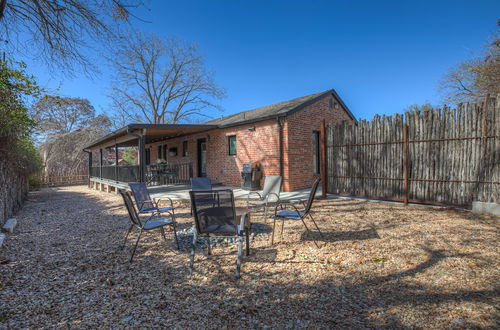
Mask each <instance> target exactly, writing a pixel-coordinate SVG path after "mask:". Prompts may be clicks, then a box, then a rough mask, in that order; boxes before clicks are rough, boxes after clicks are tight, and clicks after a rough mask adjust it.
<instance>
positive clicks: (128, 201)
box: [120, 189, 179, 263]
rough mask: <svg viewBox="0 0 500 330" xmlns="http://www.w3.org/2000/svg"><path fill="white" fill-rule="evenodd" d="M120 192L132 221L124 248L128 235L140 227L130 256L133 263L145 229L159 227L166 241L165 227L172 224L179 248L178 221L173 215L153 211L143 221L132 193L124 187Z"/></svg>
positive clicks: (125, 242) (124, 243)
mask: <svg viewBox="0 0 500 330" xmlns="http://www.w3.org/2000/svg"><path fill="white" fill-rule="evenodd" d="M120 194H121V195H122V197H123V202H124V204H125V206H126V208H127V211H128V215H129V218H130V221H131V222H132V223H131V225H130V227H129V229H128V231H127V235H125V241H124V242H123V246H122V249H124V248H125V245H126V244H127V239H128V235H129V234H130V232H131V231H132V229H134V227H135V228H137V229H139V236H138V237H137V241H136V242H135V245H134V249H133V250H132V255H131V256H130V263H132V260H133V259H134V255H135V250H136V249H137V245H138V244H139V240H140V239H141V235H142V232H143V231H144V230H146V231H147V230H153V229H156V228H159V229H160V232H161V235H162V236H163V239H164V240H165V242H167V238H166V237H165V230H164V229H163V227H165V226H171V227H172V230H173V232H174V237H175V243H176V245H177V249H178V250H179V240H178V238H177V227H176V221H175V219H174V218H173V217H172V216H170V217H160V213H159V212H153V213H152V214H151V215H150V216H149V217H148V218H147V219H146V221H142V220H141V218H140V217H139V214H138V213H137V210H136V209H135V207H134V204H133V203H132V198H130V195H129V194H128V192H127V191H126V190H124V189H120Z"/></svg>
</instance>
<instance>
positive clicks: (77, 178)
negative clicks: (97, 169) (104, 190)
mask: <svg viewBox="0 0 500 330" xmlns="http://www.w3.org/2000/svg"><path fill="white" fill-rule="evenodd" d="M40 180H41V181H42V185H43V186H46V187H53V186H69V185H77V184H87V183H88V181H89V175H88V171H87V169H71V170H59V171H52V172H49V173H45V174H43V175H41V176H40Z"/></svg>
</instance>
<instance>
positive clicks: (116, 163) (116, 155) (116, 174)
mask: <svg viewBox="0 0 500 330" xmlns="http://www.w3.org/2000/svg"><path fill="white" fill-rule="evenodd" d="M115 181H118V147H117V146H116V141H115Z"/></svg>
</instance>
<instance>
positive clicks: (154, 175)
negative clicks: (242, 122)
mask: <svg viewBox="0 0 500 330" xmlns="http://www.w3.org/2000/svg"><path fill="white" fill-rule="evenodd" d="M214 128H217V126H215V125H202V124H199V125H198V124H130V125H127V126H125V127H123V128H121V129H118V130H116V131H114V132H112V133H110V134H108V135H106V136H104V137H102V138H100V139H98V140H96V141H94V142H92V143H91V144H89V145H88V146H86V147H85V148H84V151H85V152H87V153H88V155H89V163H88V173H89V187H91V188H94V189H97V190H101V191H107V192H116V193H117V192H118V190H119V189H125V188H127V187H128V183H129V182H144V183H146V184H147V185H148V186H164V187H166V188H175V189H179V188H181V187H186V186H187V185H189V181H190V179H191V178H192V177H193V164H192V162H191V161H185V162H171V163H169V162H162V163H154V164H152V163H151V154H150V153H151V151H150V150H149V149H148V148H147V147H146V146H147V145H148V144H150V143H155V142H158V141H166V140H168V139H172V138H176V137H179V136H187V135H190V134H196V133H201V132H204V131H208V130H211V129H214Z"/></svg>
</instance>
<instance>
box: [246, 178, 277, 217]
mask: <svg viewBox="0 0 500 330" xmlns="http://www.w3.org/2000/svg"><path fill="white" fill-rule="evenodd" d="M278 178H279V189H278V193H276V192H273V191H271V190H272V188H273V186H270V187H266V183H267V182H269V181H268V180H277V179H278ZM272 184H273V183H271V185H272ZM282 184H283V180H282V178H281V177H280V176H277V175H273V176H266V179H265V181H264V188H263V189H262V194H261V193H259V192H257V191H250V192H249V193H248V195H247V207H253V208H255V209H259V208H262V207H263V208H264V222H265V223H267V212H268V207H269V206H270V205H273V204H274V205H278V204H279V203H280V195H279V193H280V191H281V185H282ZM252 195H257V196H259V199H258V201H259V202H264V205H252V201H253V200H252ZM270 197H275V198H276V200H275V201H272V200H270Z"/></svg>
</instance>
